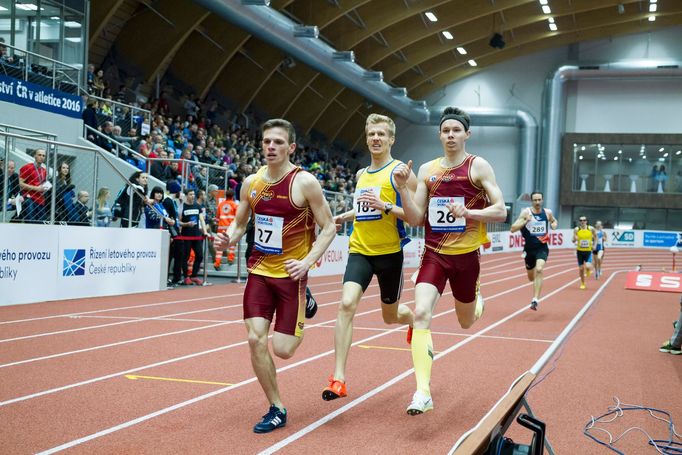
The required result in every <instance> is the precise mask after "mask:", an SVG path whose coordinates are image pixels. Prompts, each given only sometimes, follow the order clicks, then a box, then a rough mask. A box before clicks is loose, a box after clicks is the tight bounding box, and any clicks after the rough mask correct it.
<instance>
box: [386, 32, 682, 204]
mask: <svg viewBox="0 0 682 455" xmlns="http://www.w3.org/2000/svg"><path fill="white" fill-rule="evenodd" d="M680 42H682V27H671V28H667V29H664V30H661V31H657V32H652V33H642V34H636V35H629V36H623V37H616V38H613V39H604V40H596V41H588V42H585V43H581V44H578V45H575V46H572V47H569V46H564V47H561V48H557V49H550V50H546V51H542V52H538V53H535V54H532V55H528V56H525V57H520V58H517V59H514V60H512V61H507V62H503V63H500V64H498V65H494V66H492V67H489V68H486V69H482V70H481V71H480V72H479V73H477V74H476V75H473V76H470V77H467V78H465V79H463V80H461V81H457V82H455V83H454V84H452V85H450V86H448V87H446V88H445V89H443V90H440V91H438V92H436V93H434V94H432V95H431V96H429V97H428V98H427V101H428V102H429V104H430V105H453V106H459V107H463V108H464V109H466V107H467V106H483V107H495V108H507V109H524V110H526V111H528V112H530V113H531V114H532V115H533V116H534V117H535V119H536V120H537V122H538V124H540V125H541V124H542V117H541V114H542V92H543V89H544V83H545V80H546V79H547V77H548V76H549V75H550V74H552V73H553V72H554V71H555V70H556V69H557V68H558V67H559V66H561V65H566V64H575V63H579V64H591V63H592V64H594V63H604V62H615V61H623V60H634V59H647V58H649V59H656V60H676V61H682V46H680V44H679V43H680ZM569 55H578V60H577V61H570V60H569ZM530 68H532V70H530ZM567 88H568V90H567V93H568V100H567V104H566V106H565V109H566V132H581V133H582V132H605V133H672V132H675V133H679V132H680V131H682V128H681V125H682V122H681V121H680V110H681V109H680V106H682V80H680V79H670V80H658V81H656V82H655V83H652V82H651V81H646V80H637V81H617V80H600V81H596V80H593V81H586V80H583V81H579V82H569V83H568V87H567ZM397 128H398V130H397V141H396V144H395V146H394V147H393V152H394V153H393V154H394V156H395V157H397V158H400V159H402V160H407V159H413V160H414V161H415V163H416V164H421V163H423V162H426V161H428V160H430V159H433V158H435V157H437V156H439V155H440V154H441V148H440V144H439V142H438V136H437V131H436V130H434V127H429V126H421V125H411V124H409V123H408V122H406V121H402V120H401V121H399V122H398V124H397ZM472 132H473V136H472V138H471V141H470V142H469V144H468V146H467V150H468V151H469V152H471V153H474V154H478V155H481V156H483V157H485V158H486V159H488V160H489V161H490V162H491V164H492V165H493V168H494V169H495V172H496V174H497V179H498V181H499V183H500V187H501V189H502V192H503V194H504V197H505V200H506V201H511V200H513V199H515V198H516V196H517V195H516V192H515V189H516V182H517V179H518V170H517V161H518V153H519V151H518V129H517V128H508V127H480V128H477V127H476V125H475V124H474V125H472ZM539 153H542V151H541V150H540V151H539ZM556 184H557V185H558V184H559V182H556Z"/></svg>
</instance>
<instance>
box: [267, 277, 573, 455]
mask: <svg viewBox="0 0 682 455" xmlns="http://www.w3.org/2000/svg"><path fill="white" fill-rule="evenodd" d="M576 281H578V279H573V280H571V281H569V282H568V283H567V284H565V285H564V286H562V287H560V288H558V289H556V290H555V291H553V292H551V293H549V294H547V295H546V296H545V297H543V299H541V300H544V299H546V298H549V297H550V296H552V295H553V294H556V293H557V292H559V291H562V290H564V289H565V288H567V287H568V286H570V285H572V284H573V283H575V282H576ZM505 293H506V292H505ZM491 298H492V297H489V298H488V299H491ZM452 311H455V310H454V309H451V310H448V311H447V312H452ZM527 311H528V306H527V305H524V306H523V308H521V309H519V310H517V311H515V312H513V313H512V314H510V315H509V316H506V317H504V318H503V319H500V320H499V321H497V322H495V323H493V324H491V325H489V326H487V327H486V328H484V329H482V330H479V331H478V332H476V333H475V334H473V335H472V336H471V337H469V338H466V339H464V340H462V341H460V342H459V343H457V344H455V345H453V346H450V347H449V348H447V349H446V350H444V351H441V352H440V354H436V355H435V356H434V357H433V360H434V361H436V360H438V359H440V358H442V357H444V356H446V355H447V354H449V353H451V352H453V351H455V350H457V349H459V348H461V347H462V346H465V345H466V344H468V343H470V342H472V341H473V340H475V339H476V338H479V337H480V336H481V335H483V334H484V333H487V332H489V331H491V330H492V329H494V328H496V327H497V326H499V325H501V324H503V323H505V322H507V321H509V320H510V319H512V318H515V317H516V316H518V315H519V314H523V313H526V312H527ZM442 314H444V313H441V315H442ZM434 317H436V316H434ZM412 373H414V368H410V369H409V370H406V371H404V372H402V373H400V374H399V375H398V376H395V377H394V378H393V379H390V380H389V381H387V382H385V383H383V384H382V385H380V386H378V387H376V388H374V389H372V390H370V391H369V392H367V393H365V394H364V395H362V396H360V397H358V398H356V399H355V400H353V401H351V402H350V403H348V404H346V405H345V406H342V407H340V408H338V409H337V410H336V411H333V412H331V413H329V414H327V415H326V416H324V417H322V418H321V419H318V420H317V421H315V422H313V423H311V424H310V425H308V426H306V427H304V428H302V429H301V430H299V431H297V432H296V433H294V434H292V435H290V436H289V437H287V438H285V439H282V440H281V441H279V442H278V443H276V444H273V445H272V446H270V447H268V448H266V449H265V450H263V451H261V452H260V453H259V455H267V454H272V453H274V452H277V451H278V450H280V449H282V448H284V447H286V446H288V445H289V444H291V443H292V442H294V441H296V440H298V439H300V438H302V437H303V436H305V435H307V434H308V433H310V432H312V431H313V430H315V429H317V428H319V427H321V426H322V425H324V424H325V423H327V422H329V421H331V420H333V419H334V418H336V417H337V416H339V415H341V414H343V413H344V412H346V411H348V410H350V409H353V408H354V407H355V406H357V405H359V404H362V403H364V402H365V401H367V400H368V399H370V398H372V397H373V396H374V395H377V394H378V393H380V392H382V391H384V390H386V389H388V388H389V387H390V386H392V385H394V384H396V383H398V382H400V381H402V380H403V379H405V378H406V377H408V376H410V375H411V374H412Z"/></svg>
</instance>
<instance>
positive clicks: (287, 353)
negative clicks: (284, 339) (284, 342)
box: [272, 346, 297, 360]
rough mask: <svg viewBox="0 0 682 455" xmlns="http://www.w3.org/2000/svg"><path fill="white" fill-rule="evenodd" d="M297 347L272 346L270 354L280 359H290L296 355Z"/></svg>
mask: <svg viewBox="0 0 682 455" xmlns="http://www.w3.org/2000/svg"><path fill="white" fill-rule="evenodd" d="M296 347H297V346H273V347H272V352H273V353H274V354H275V355H276V356H277V357H279V358H280V359H284V360H286V359H290V358H291V357H292V356H293V355H294V353H296Z"/></svg>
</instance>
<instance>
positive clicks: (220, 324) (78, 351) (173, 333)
mask: <svg viewBox="0 0 682 455" xmlns="http://www.w3.org/2000/svg"><path fill="white" fill-rule="evenodd" d="M365 297H366V298H372V297H379V294H367V295H365V296H363V298H365ZM339 302H340V300H337V301H335V302H329V303H325V304H324V305H336V304H338V303H339ZM324 305H320V306H324ZM202 311H203V310H202ZM363 314H364V313H363ZM85 317H89V318H117V317H118V316H85ZM136 319H139V320H141V321H142V320H150V321H161V320H165V319H163V318H141V319H140V318H136ZM182 320H183V321H192V322H194V321H198V319H182ZM208 322H217V324H214V325H208V326H202V327H194V328H191V329H185V330H179V331H175V332H167V333H161V334H156V335H150V336H146V337H142V338H134V339H131V340H124V341H119V342H115V343H109V344H103V345H99V346H93V347H90V348H83V349H78V350H75V351H68V352H61V353H57V354H51V355H47V356H42V357H34V358H31V359H26V360H18V361H16V362H11V363H6V364H3V365H0V368H5V367H11V366H15V365H22V364H25V363H31V362H37V361H40V360H48V359H54V358H57V357H63V356H67V355H72V354H80V353H82V352H88V351H95V350H98V349H104V348H110V347H114V346H120V345H123V344H129V343H135V342H138V341H146V340H152V339H155V338H160V337H164V336H168V335H177V334H182V333H186V332H192V331H196V330H204V329H210V328H213V327H219V326H222V325H226V324H243V323H244V320H243V319H238V320H232V321H212V320H208ZM334 322H335V321H334V320H332V321H329V322H328V323H334ZM322 324H326V323H320V324H315V325H311V326H309V327H307V328H308V329H310V328H314V327H319V326H322ZM1 404H2V403H0V405H1Z"/></svg>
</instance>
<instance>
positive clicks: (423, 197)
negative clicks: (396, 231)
mask: <svg viewBox="0 0 682 455" xmlns="http://www.w3.org/2000/svg"><path fill="white" fill-rule="evenodd" d="M401 166H403V165H401ZM399 168H400V166H399ZM407 170H409V171H410V174H412V175H414V174H413V173H412V161H411V160H410V161H408V164H407V166H405V168H402V169H400V171H399V172H400V175H401V176H400V177H398V178H400V179H404V177H405V174H406V173H407ZM427 173H428V170H427V165H426V164H422V165H421V166H420V168H419V175H418V176H417V178H416V189H415V190H414V191H413V190H411V188H410V186H409V182H410V181H409V179H408V180H407V184H406V185H403V184H402V183H400V184H398V183H397V182H398V180H397V179H396V186H397V187H398V190H399V193H400V199H401V200H402V203H403V213H404V216H405V218H403V219H404V220H405V221H407V222H408V223H410V224H411V225H412V226H421V225H423V224H424V214H425V213H426V206H427V203H428V196H429V191H428V188H427V187H426V178H427V177H428V176H427ZM395 177H396V174H395V173H394V178H395ZM403 181H404V180H403Z"/></svg>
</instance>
